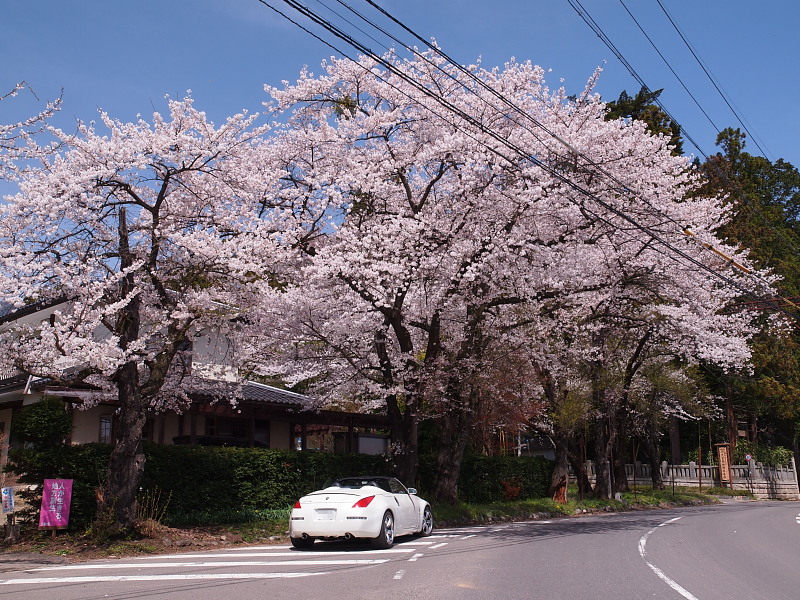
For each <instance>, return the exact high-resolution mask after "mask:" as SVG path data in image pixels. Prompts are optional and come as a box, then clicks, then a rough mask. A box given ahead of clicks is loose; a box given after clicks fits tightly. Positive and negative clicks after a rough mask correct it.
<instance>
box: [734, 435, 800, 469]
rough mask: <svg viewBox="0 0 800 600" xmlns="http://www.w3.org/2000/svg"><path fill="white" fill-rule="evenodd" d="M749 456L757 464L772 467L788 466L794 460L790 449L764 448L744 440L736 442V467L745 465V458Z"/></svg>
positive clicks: (779, 447)
mask: <svg viewBox="0 0 800 600" xmlns="http://www.w3.org/2000/svg"><path fill="white" fill-rule="evenodd" d="M748 454H749V455H750V456H752V457H753V460H754V461H755V462H757V463H763V464H765V465H768V466H771V467H777V466H786V465H788V464H789V463H790V462H791V460H792V451H791V450H789V449H788V448H782V447H781V446H764V445H759V444H753V443H752V442H747V441H744V440H742V441H739V442H736V449H735V450H734V451H733V463H734V464H736V465H743V464H745V463H746V461H745V457H746V456H747V455H748Z"/></svg>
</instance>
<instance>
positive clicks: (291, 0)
mask: <svg viewBox="0 0 800 600" xmlns="http://www.w3.org/2000/svg"><path fill="white" fill-rule="evenodd" d="M368 1H369V0H368ZM571 1H572V0H571ZM259 2H261V4H263V5H265V6H267V7H268V8H270V9H271V10H273V11H275V12H276V13H277V14H279V15H281V16H282V17H284V18H286V19H287V20H289V21H290V22H291V23H293V24H295V25H296V26H298V27H300V28H301V29H302V30H303V31H306V32H307V33H309V34H310V35H312V36H313V37H314V38H315V39H317V40H319V41H321V42H322V43H323V44H325V45H327V46H329V47H330V48H332V49H333V50H335V51H336V52H339V53H340V54H342V55H343V56H344V57H346V58H348V59H349V60H351V61H354V62H356V64H358V61H355V60H354V59H353V58H352V57H350V56H349V55H348V54H347V53H345V52H342V51H341V50H340V49H339V48H337V47H335V46H334V45H332V44H331V43H329V42H328V41H327V40H324V39H322V38H321V37H320V36H318V35H317V34H314V33H313V32H311V31H310V30H308V29H307V28H306V27H304V26H302V25H300V24H299V23H298V22H297V21H295V20H293V19H291V18H290V17H288V15H286V14H285V13H283V12H281V11H280V10H278V9H276V8H275V7H274V6H272V5H271V4H269V3H268V2H267V1H266V0H259ZM283 2H284V3H285V4H288V5H289V6H290V7H291V8H293V9H294V10H296V11H297V12H299V13H300V14H302V15H304V16H306V17H307V18H309V19H310V20H311V21H312V22H314V23H316V24H318V25H319V26H321V27H322V28H323V29H325V30H326V31H328V32H329V33H332V34H333V35H334V36H336V37H338V38H339V39H341V40H343V41H345V42H346V43H347V44H349V45H350V46H352V47H353V48H355V49H356V50H358V51H360V52H363V53H364V54H365V55H367V56H368V57H370V58H371V59H372V60H374V61H376V62H377V63H378V64H381V65H382V66H384V67H385V68H386V69H387V70H388V71H389V72H391V73H392V74H394V75H396V76H397V77H399V78H400V79H402V80H403V81H405V82H406V83H408V84H409V85H411V86H412V87H413V88H415V89H417V90H418V91H420V92H422V93H423V94H424V95H426V96H427V97H429V98H431V99H433V100H434V101H436V102H437V103H439V104H440V105H441V106H442V107H444V108H445V109H446V110H448V111H449V112H451V113H452V114H455V115H456V116H458V117H459V118H460V119H462V120H463V121H465V122H466V123H468V124H469V125H471V126H473V127H475V128H476V129H477V130H478V131H479V132H482V133H485V134H487V135H489V136H490V137H491V138H492V139H494V140H495V141H497V142H499V143H500V144H501V145H503V146H505V147H506V148H508V149H510V150H512V152H513V153H514V154H516V155H518V156H519V157H521V158H523V159H524V160H527V161H530V162H531V163H533V164H534V165H536V166H538V167H540V168H542V169H543V170H544V171H545V172H547V173H549V174H550V175H552V176H553V177H554V178H556V179H558V180H559V181H561V182H562V183H563V184H565V185H566V186H567V187H569V188H571V189H573V190H574V191H576V192H578V193H579V194H581V195H582V196H584V197H586V198H589V199H590V200H592V201H594V202H595V203H597V204H599V205H600V206H601V207H602V208H604V209H605V210H607V211H608V212H610V213H611V214H613V215H615V216H617V217H619V218H621V219H623V220H624V221H626V222H628V223H629V224H631V225H632V226H633V227H634V228H635V229H637V230H639V231H641V232H643V233H645V234H646V235H647V236H648V237H649V238H650V239H652V240H654V241H656V242H658V243H659V244H661V245H662V246H664V247H665V248H667V249H669V250H670V251H671V252H672V253H673V254H675V255H677V256H679V257H681V258H683V259H684V260H685V261H688V262H689V263H691V264H693V265H694V266H696V267H697V268H699V269H701V270H704V271H706V272H708V273H710V274H711V275H712V276H713V277H716V278H717V279H720V280H721V281H724V282H725V283H727V284H728V285H730V286H732V287H734V288H736V289H738V290H739V291H741V292H742V293H744V294H745V295H747V296H753V297H757V295H756V294H755V293H754V292H752V291H751V290H749V289H747V288H746V287H744V286H743V285H742V284H740V283H739V282H738V281H735V280H733V279H731V278H729V277H727V276H725V275H722V274H721V273H719V272H718V271H715V270H713V269H711V268H710V267H708V266H707V265H706V264H704V263H702V262H700V261H699V260H697V259H695V258H694V257H692V256H690V255H688V254H687V253H686V252H684V251H683V250H681V249H679V248H677V247H675V246H674V245H672V244H670V243H669V242H667V241H666V240H665V239H664V238H663V237H662V236H661V235H659V234H657V233H655V232H654V231H653V230H652V229H651V228H650V227H648V226H645V225H642V224H641V223H639V222H638V221H636V220H635V219H633V218H632V217H630V216H628V215H627V214H625V213H624V212H623V211H621V210H620V209H617V208H616V207H614V206H612V205H611V204H609V203H608V202H606V201H604V200H602V199H601V198H599V197H598V196H596V195H595V194H593V193H592V192H591V191H589V190H587V189H585V188H583V187H582V186H581V185H579V184H577V183H575V182H574V181H572V180H570V179H569V178H568V177H566V176H564V175H563V174H562V173H560V172H558V171H557V170H556V169H554V168H552V167H550V166H549V165H547V164H546V163H544V162H543V161H541V160H540V159H538V158H536V157H535V156H533V155H531V153H529V152H528V151H527V150H525V149H523V148H520V147H519V146H517V145H516V144H513V143H511V142H510V141H509V140H508V139H507V138H506V137H505V136H503V135H502V134H500V133H498V132H496V131H494V130H492V129H491V128H490V127H486V126H485V125H484V124H483V123H481V122H480V121H478V120H477V119H476V118H475V117H473V116H472V115H470V114H468V113H466V112H464V111H463V110H461V109H460V108H458V107H457V106H455V105H453V104H452V103H451V102H449V101H447V100H446V99H445V98H443V97H442V96H441V95H439V94H437V93H434V92H432V91H431V90H429V89H428V88H426V87H425V86H424V85H423V84H421V83H419V82H418V81H416V80H414V79H413V78H411V77H409V76H408V75H407V74H405V73H403V72H402V71H401V70H399V69H398V68H397V67H396V66H395V65H394V64H392V63H391V62H390V61H388V60H386V59H385V58H383V57H381V56H379V55H377V54H376V53H374V52H373V51H372V50H371V49H369V48H368V47H366V46H364V45H363V44H362V43H360V42H359V41H358V40H356V39H355V38H353V37H352V36H351V35H349V34H347V33H345V32H343V31H342V30H341V29H339V28H338V27H336V26H335V25H333V24H332V23H330V22H329V21H327V20H326V19H323V18H322V17H320V16H319V15H318V14H317V13H315V12H314V11H312V10H311V9H309V8H308V7H306V6H304V5H302V4H300V3H299V2H297V1H295V0H283ZM340 3H341V2H340ZM375 76H376V77H378V78H379V79H381V80H382V81H384V82H386V83H389V84H390V85H392V84H391V83H390V82H387V80H386V79H385V78H383V77H380V76H378V75H376V74H375ZM393 87H395V86H393ZM395 89H398V88H396V87H395ZM402 93H404V95H407V94H406V93H405V92H402ZM409 98H411V97H410V96H409ZM428 110H431V109H430V107H428ZM432 112H434V114H437V113H435V111H432ZM437 116H441V115H437ZM454 125H456V124H455V123H454ZM456 126H457V125H456ZM462 131H463V129H462ZM465 133H466V132H465ZM471 137H472V136H471ZM472 139H474V140H476V141H478V140H477V138H474V137H472ZM481 143H482V142H481ZM487 148H488V149H489V150H490V151H492V152H493V153H495V154H497V155H498V156H500V157H501V158H503V159H504V160H506V161H508V162H509V163H510V164H513V162H512V161H511V160H510V159H509V157H507V156H506V155H504V154H503V153H502V152H500V151H499V150H498V149H497V148H494V147H491V146H487ZM573 202H574V201H573ZM581 206H582V207H583V209H584V210H587V212H589V213H590V214H592V215H593V216H595V217H597V218H598V219H600V220H601V221H603V222H605V223H607V224H609V225H611V226H612V227H614V228H617V229H619V226H618V225H615V224H614V223H612V222H611V221H609V220H608V219H607V218H606V217H603V216H601V215H598V214H597V213H595V212H593V211H591V210H590V209H588V208H587V207H585V206H583V205H581ZM716 253H717V254H720V253H719V251H716ZM672 258H673V260H676V259H675V257H674V256H673V257H672ZM729 260H730V259H729ZM759 283H760V284H762V285H763V284H765V282H763V281H760V282H759ZM767 285H768V284H767ZM783 312H785V311H783ZM787 314H788V313H787Z"/></svg>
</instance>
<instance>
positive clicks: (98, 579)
mask: <svg viewBox="0 0 800 600" xmlns="http://www.w3.org/2000/svg"><path fill="white" fill-rule="evenodd" d="M312 575H327V573H325V572H323V571H320V572H316V573H195V574H191V575H186V574H179V573H173V574H168V575H86V576H81V577H32V578H30V579H5V580H0V585H23V584H41V583H108V582H115V581H189V580H202V579H217V580H219V579H283V578H287V579H288V578H292V577H310V576H312Z"/></svg>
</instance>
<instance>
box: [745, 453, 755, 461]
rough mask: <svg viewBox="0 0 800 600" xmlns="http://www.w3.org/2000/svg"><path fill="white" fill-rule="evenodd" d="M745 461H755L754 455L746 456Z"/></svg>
mask: <svg viewBox="0 0 800 600" xmlns="http://www.w3.org/2000/svg"><path fill="white" fill-rule="evenodd" d="M744 459H745V460H746V461H747V462H750V461H751V460H753V455H752V454H745V457H744Z"/></svg>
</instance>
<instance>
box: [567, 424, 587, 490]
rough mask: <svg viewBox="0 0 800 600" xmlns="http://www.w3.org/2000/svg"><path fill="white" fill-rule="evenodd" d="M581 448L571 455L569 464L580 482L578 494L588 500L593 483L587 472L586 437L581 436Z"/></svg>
mask: <svg viewBox="0 0 800 600" xmlns="http://www.w3.org/2000/svg"><path fill="white" fill-rule="evenodd" d="M579 444H580V448H579V449H578V451H577V454H576V453H575V452H570V453H569V464H570V465H571V466H572V472H573V473H575V478H576V479H577V481H578V493H579V494H580V499H581V500H583V499H584V498H586V495H587V494H589V493H591V491H592V482H591V481H590V480H589V474H588V473H587V472H586V436H585V435H583V434H582V435H581V438H580V440H579Z"/></svg>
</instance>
